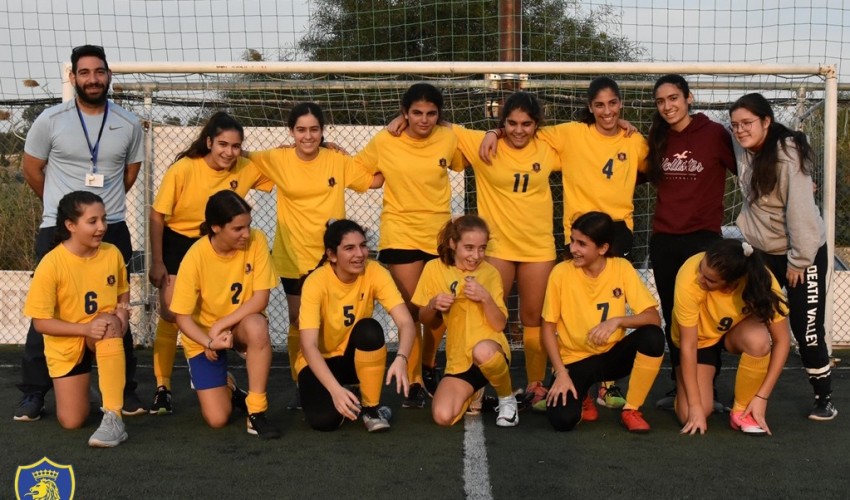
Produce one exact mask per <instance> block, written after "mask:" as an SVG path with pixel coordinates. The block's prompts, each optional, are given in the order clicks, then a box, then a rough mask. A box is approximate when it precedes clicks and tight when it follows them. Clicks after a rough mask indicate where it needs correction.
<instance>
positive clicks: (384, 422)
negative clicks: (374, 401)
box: [361, 406, 393, 432]
mask: <svg viewBox="0 0 850 500" xmlns="http://www.w3.org/2000/svg"><path fill="white" fill-rule="evenodd" d="M361 413H362V414H363V417H362V418H363V425H365V426H366V430H367V431H369V432H381V431H385V430H388V429H389V428H390V419H391V418H392V416H393V412H392V410H390V409H389V408H388V407H386V406H380V407H378V406H369V407H364V408H362V409H361Z"/></svg>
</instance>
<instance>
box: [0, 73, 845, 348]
mask: <svg viewBox="0 0 850 500" xmlns="http://www.w3.org/2000/svg"><path fill="white" fill-rule="evenodd" d="M538 76H540V75H538ZM181 78H184V79H185V81H181V82H175V81H174V79H169V80H168V81H165V80H163V81H162V82H158V83H156V84H152V83H151V82H149V81H148V82H143V83H144V84H142V83H140V82H139V81H138V79H137V78H135V77H131V76H130V75H120V76H117V77H116V84H115V89H116V93H115V95H114V97H115V99H116V102H117V103H119V104H121V105H122V106H124V107H126V108H127V109H129V110H131V111H133V112H134V113H136V114H137V115H138V116H139V117H140V119H141V120H142V121H143V123H144V124H145V129H146V157H147V160H146V162H145V165H144V168H143V171H142V172H141V173H140V176H139V179H138V181H137V182H136V184H135V185H134V187H133V188H132V190H131V191H130V192H129V193H128V200H127V202H128V203H127V207H128V213H127V222H128V226H129V227H130V230H131V234H132V238H133V240H132V242H133V247H134V249H135V252H134V257H133V260H132V262H131V265H130V271H131V273H132V280H131V283H132V295H131V300H132V304H133V315H132V322H133V332H134V335H135V338H136V341H137V343H140V344H145V345H150V343H151V342H152V340H153V332H154V330H155V324H156V308H157V304H158V301H157V299H156V290H155V289H154V288H153V287H152V286H151V285H149V283H148V281H147V271H146V269H145V265H146V258H145V252H146V248H147V220H148V211H149V207H150V203H151V202H152V200H153V198H154V196H155V194H156V190H157V188H158V185H159V182H160V181H161V179H162V176H163V174H164V172H165V171H166V169H167V168H168V167H169V165H170V164H171V163H172V162H173V160H174V157H175V156H176V155H177V154H178V153H179V152H181V151H183V150H184V149H185V148H186V147H187V146H188V144H189V143H190V142H191V141H192V140H193V139H194V138H196V137H197V134H198V133H199V130H200V127H199V125H201V124H202V123H203V122H204V121H205V119H206V117H207V116H209V115H210V114H211V113H212V112H214V111H216V110H218V109H225V110H227V111H228V112H230V113H231V114H233V115H234V116H236V117H237V118H238V119H240V121H242V123H243V124H244V125H245V126H246V138H245V141H244V144H243V147H244V148H245V149H247V150H261V149H268V148H274V147H278V146H281V145H283V144H288V143H289V142H290V137H289V133H288V130H287V129H286V128H285V127H284V126H283V124H284V123H285V120H286V116H287V114H288V112H289V110H290V109H291V108H292V106H293V105H294V104H295V103H297V102H300V101H305V100H310V101H314V102H317V103H319V104H320V105H321V106H322V108H323V109H324V110H325V113H326V115H327V123H329V125H328V126H327V128H326V130H325V138H326V139H327V140H328V141H331V142H334V143H335V144H338V145H339V146H341V147H342V148H344V149H345V150H347V151H349V152H350V153H352V154H356V152H358V151H359V150H360V149H362V148H363V146H365V144H366V143H367V142H368V141H369V140H370V139H371V138H372V137H373V136H374V135H375V134H376V133H377V132H378V131H379V130H381V127H382V126H383V125H384V124H385V123H386V122H387V121H388V120H390V119H391V118H392V117H393V116H395V115H396V113H397V112H398V109H399V101H400V96H401V94H402V93H403V91H404V90H405V89H406V87H407V86H408V85H409V83H410V82H409V81H399V80H392V81H388V80H374V79H369V80H353V79H352V80H346V81H340V80H334V81H331V80H327V79H314V80H309V81H307V80H304V79H302V80H286V81H284V80H281V81H274V82H271V83H270V82H269V81H265V82H262V84H257V83H256V82H252V81H250V80H249V79H248V78H247V77H245V76H244V75H228V76H226V77H220V76H205V77H202V79H201V80H200V81H199V80H198V79H197V78H195V79H194V80H192V79H190V78H187V77H185V76H184V77H181ZM119 79H120V81H118V80H119ZM689 80H691V82H692V88H693V91H694V93H695V97H696V101H695V103H694V106H693V107H692V111H693V112H704V113H706V114H707V115H708V116H709V117H710V118H712V119H714V120H716V121H719V122H727V121H728V113H727V112H726V111H725V110H726V109H727V108H728V105H729V103H731V102H732V101H733V100H734V99H736V98H737V97H738V96H740V95H741V94H743V93H744V92H745V91H744V90H741V89H742V88H749V89H752V90H747V91H762V92H764V93H765V94H766V95H768V96H769V98H770V99H771V100H772V102H773V105H774V109H775V111H776V113H777V117H778V119H779V120H780V121H782V122H784V123H787V124H789V125H795V126H796V124H797V123H799V124H800V126H801V128H802V129H803V130H805V131H806V133H807V134H808V135H809V138H810V140H811V141H812V144H813V146H814V148H815V151H816V152H817V153H818V158H817V162H816V167H817V168H816V173H815V181H816V183H817V184H818V186H824V185H825V183H826V182H829V179H824V177H823V143H824V131H823V108H822V102H823V101H822V99H823V86H822V83H820V84H819V85H820V86H819V87H818V86H817V85H816V84H813V83H811V82H802V83H800V82H791V83H789V82H788V81H787V80H785V79H782V78H775V77H774V78H764V79H756V78H755V77H747V78H744V79H739V80H735V81H734V82H733V83H734V84H729V85H725V86H724V82H728V81H727V80H722V79H720V78H719V77H714V76H708V75H694V76H690V77H689ZM653 81H654V78H653V77H647V76H645V75H641V76H640V77H638V76H637V75H634V76H631V75H630V76H629V77H625V76H624V77H622V78H621V87H622V90H623V94H624V95H623V99H624V104H625V106H624V117H625V118H626V119H628V120H629V121H631V122H632V123H633V124H635V125H636V126H637V127H638V129H639V130H641V131H642V132H644V133H646V132H647V131H648V129H649V124H650V120H651V114H652V112H654V110H655V104H654V99H653V98H652V93H651V92H652V83H653ZM434 83H435V84H436V85H437V86H439V87H441V88H442V89H443V92H444V96H445V101H446V104H445V118H446V119H448V120H450V121H452V122H455V123H459V124H462V125H464V126H467V127H470V128H476V129H487V128H492V127H493V126H494V125H495V123H496V120H495V118H496V117H497V115H498V109H499V103H500V101H501V99H503V98H504V97H505V96H506V95H507V94H508V92H507V91H501V90H497V89H494V88H490V87H489V86H487V85H485V84H483V83H481V82H480V81H478V80H473V79H471V78H470V79H468V80H457V79H455V80H449V79H440V80H437V81H435V82H434ZM525 85H526V86H527V87H529V90H530V91H532V92H534V93H535V94H536V95H537V96H538V97H539V98H540V100H541V102H542V104H544V106H545V115H546V117H547V123H549V124H554V123H560V122H562V121H567V120H575V119H576V118H577V114H578V111H579V110H580V109H581V108H582V107H583V106H584V93H585V91H586V85H587V78H586V77H584V76H578V77H577V79H575V80H572V79H569V77H568V76H564V77H563V79H562V80H542V79H540V80H535V79H533V78H532V79H529V80H528V82H527V83H525ZM152 89H153V90H152ZM806 89H808V90H806ZM35 104H36V105H37V104H39V103H35ZM33 105H34V104H33V103H28V104H27V105H26V106H21V107H18V108H14V107H13V108H11V114H12V117H13V118H12V119H18V120H21V121H26V119H25V115H26V113H27V112H28V110H29V109H31V107H32V106H33ZM29 113H30V114H32V112H31V111H30V112H29ZM839 115H840V116H841V117H843V121H840V123H839V127H843V128H840V130H839V138H842V137H843V138H845V139H843V142H844V144H845V145H846V144H847V139H846V138H847V137H848V134H850V131H848V130H847V127H848V125H847V123H848V122H847V120H848V116H850V107H848V106H847V104H846V103H843V104H842V107H841V108H840V113H839ZM841 142H842V140H841V139H840V140H839V143H841ZM19 146H20V145H18V147H19ZM9 151H11V152H7V153H4V155H3V157H2V158H3V160H4V162H5V163H6V166H4V167H3V169H4V170H2V173H3V174H2V175H4V176H5V177H4V178H3V181H4V182H3V184H2V186H3V187H2V189H3V190H4V192H3V193H2V197H0V202H2V203H3V206H2V211H3V212H2V218H3V220H4V221H7V222H6V223H5V224H3V225H2V227H0V249H2V254H0V269H4V270H5V271H3V272H2V273H0V290H2V291H3V292H4V299H3V300H4V307H3V311H4V312H3V323H2V325H0V343H13V344H14V343H23V340H24V336H25V332H26V328H27V326H28V320H26V319H25V318H23V317H22V314H21V310H22V304H23V300H24V297H25V295H26V291H27V289H28V283H29V279H30V275H31V269H32V268H33V266H34V264H35V263H34V262H33V260H34V257H33V250H32V248H33V240H34V235H35V232H36V227H37V225H38V222H39V220H40V214H41V207H40V203H39V201H38V199H37V198H35V197H34V196H33V195H32V194H31V192H30V191H29V189H28V188H27V187H26V185H25V184H24V183H23V180H22V178H21V175H20V170H19V164H20V149H17V150H15V148H14V147H13V148H11V149H10V150H9ZM842 154H843V156H841V155H842ZM839 155H840V156H839V179H838V183H837V187H838V203H837V217H836V220H837V221H838V223H837V229H838V231H837V236H836V254H837V255H839V256H840V255H843V254H844V252H843V248H844V247H846V246H850V234H848V230H846V229H845V227H846V224H842V221H843V222H844V223H846V221H847V220H848V218H850V193H848V190H847V188H846V186H848V184H850V183H848V182H847V179H846V177H847V175H848V174H847V169H846V167H844V161H845V160H846V159H847V156H848V155H847V154H846V151H844V152H843V153H842V151H841V150H839ZM414 175H415V174H414ZM551 181H552V182H551V185H552V193H553V199H554V203H555V221H554V227H555V233H556V234H555V240H556V243H557V246H558V252H559V255H563V254H564V252H565V250H566V248H565V241H564V234H563V222H562V219H561V212H562V210H561V208H562V205H563V190H562V186H561V183H560V182H561V178H560V175H558V174H554V175H553V176H552V179H551ZM451 183H452V192H453V196H452V207H451V209H452V212H453V213H455V214H460V213H464V212H474V211H475V208H476V187H475V176H474V173H473V172H472V171H471V170H470V169H467V171H466V172H464V173H460V174H452V175H451ZM818 193H819V195H818V196H819V198H820V195H821V194H822V193H823V189H819V191H818ZM381 196H382V191H381V190H374V191H371V192H368V193H365V194H357V193H353V192H347V212H348V217H350V218H352V219H354V220H357V221H358V222H360V223H362V224H363V225H364V226H365V227H367V228H368V230H369V233H370V238H369V245H370V248H372V249H373V250H374V249H376V248H377V241H378V237H379V232H380V227H379V221H380V212H381ZM654 199H655V194H654V190H653V189H652V187H651V186H649V185H641V186H638V188H637V189H636V192H635V217H634V220H635V232H634V238H635V241H634V252H633V255H634V262H635V266H636V267H637V268H638V269H639V270H640V272H641V274H642V275H643V276H644V277H645V279H646V281H647V283H648V285H649V286H650V288H651V289H652V290H653V291H654V283H653V280H652V273H651V271H650V270H649V268H650V266H649V263H648V241H649V236H650V233H651V218H652V213H653V209H654ZM248 200H249V202H250V203H251V204H252V206H253V207H254V212H253V220H254V225H255V226H257V227H259V228H261V229H262V230H263V231H264V232H265V233H266V234H267V235H268V237H269V240H270V241H271V239H272V238H273V236H274V231H275V221H276V203H275V193H271V194H267V193H261V192H252V193H251V194H250V195H249V197H248ZM725 204H726V214H725V218H724V224H726V225H727V226H729V230H730V234H732V233H734V228H733V227H732V225H733V224H734V218H735V216H736V215H737V212H738V211H739V209H740V205H741V200H740V193H739V192H738V191H737V189H736V187H735V181H734V179H733V178H731V177H730V179H729V180H728V182H727V194H726V198H725ZM518 216H522V214H518ZM836 269H837V270H838V272H836V274H835V276H834V279H833V285H832V286H833V287H834V290H835V300H834V303H833V307H834V312H835V316H834V318H835V320H834V328H833V341H834V343H837V344H850V331H847V328H846V327H845V326H844V325H846V324H847V323H848V321H847V317H848V316H850V281H848V279H847V278H846V274H845V273H844V272H843V271H840V270H841V269H843V265H842V263H840V262H839V263H838V264H837V266H836ZM508 302H509V307H510V309H511V323H510V324H509V327H508V330H509V331H510V332H518V330H519V328H520V327H519V325H518V320H517V319H516V309H517V299H516V297H510V298H509V299H508ZM286 307H287V306H286V300H285V299H284V296H283V292H282V290H281V289H280V287H278V289H276V290H274V292H273V293H272V298H271V301H270V305H269V310H268V312H269V318H270V320H271V336H272V343H273V345H274V346H275V347H276V348H285V346H286V332H287V328H288V324H287V323H288V314H287V311H286ZM376 316H377V317H378V318H379V320H380V321H382V322H383V323H384V324H385V326H386V327H387V331H388V332H389V333H388V335H389V337H390V338H389V339H388V340H389V341H390V342H393V341H394V340H395V329H394V327H393V326H392V324H391V322H390V321H389V318H388V316H387V315H386V314H385V313H384V312H383V311H381V310H380V308H379V310H378V312H377V313H376Z"/></svg>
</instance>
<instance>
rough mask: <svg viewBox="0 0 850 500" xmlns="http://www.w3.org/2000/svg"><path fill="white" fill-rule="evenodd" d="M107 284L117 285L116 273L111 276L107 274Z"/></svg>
mask: <svg viewBox="0 0 850 500" xmlns="http://www.w3.org/2000/svg"><path fill="white" fill-rule="evenodd" d="M106 284H107V285H109V286H115V275H114V274H110V275H109V276H107V278H106Z"/></svg>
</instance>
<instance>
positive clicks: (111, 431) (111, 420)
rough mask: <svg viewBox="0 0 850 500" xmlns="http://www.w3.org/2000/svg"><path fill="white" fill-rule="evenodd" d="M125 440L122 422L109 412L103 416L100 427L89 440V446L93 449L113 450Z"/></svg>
mask: <svg viewBox="0 0 850 500" xmlns="http://www.w3.org/2000/svg"><path fill="white" fill-rule="evenodd" d="M126 440H127V431H126V430H125V429H124V421H123V420H121V417H119V416H118V415H116V414H115V413H113V412H111V411H106V412H104V414H103V420H101V421H100V427H98V428H97V430H96V431H94V434H92V435H91V437H90V438H89V446H91V447H93V448H114V447H116V446H118V445H119V444H121V443H123V442H124V441H126Z"/></svg>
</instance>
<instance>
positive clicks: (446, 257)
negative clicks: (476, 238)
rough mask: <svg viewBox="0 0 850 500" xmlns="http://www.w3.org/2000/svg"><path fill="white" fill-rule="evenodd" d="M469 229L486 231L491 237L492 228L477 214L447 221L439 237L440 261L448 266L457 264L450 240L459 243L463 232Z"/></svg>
mask: <svg viewBox="0 0 850 500" xmlns="http://www.w3.org/2000/svg"><path fill="white" fill-rule="evenodd" d="M469 231H484V234H486V235H487V239H488V240H489V239H490V228H489V227H488V226H487V222H486V221H485V220H484V219H482V218H481V217H479V216H477V215H462V216H460V217H458V218H456V219H454V220H450V221H448V222H446V225H445V226H443V229H441V230H440V235H439V236H438V237H437V255H439V256H440V262H442V263H443V264H445V265H447V266H454V265H455V251H454V250H452V246H451V243H450V242H451V241H454V242H455V244H457V243H458V242H459V241H460V239H461V238H462V237H463V233H467V232H469Z"/></svg>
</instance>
